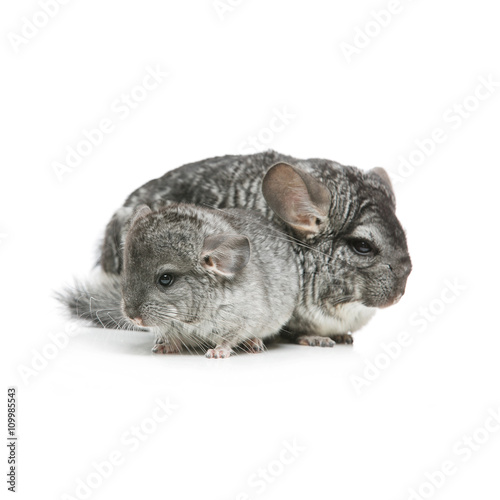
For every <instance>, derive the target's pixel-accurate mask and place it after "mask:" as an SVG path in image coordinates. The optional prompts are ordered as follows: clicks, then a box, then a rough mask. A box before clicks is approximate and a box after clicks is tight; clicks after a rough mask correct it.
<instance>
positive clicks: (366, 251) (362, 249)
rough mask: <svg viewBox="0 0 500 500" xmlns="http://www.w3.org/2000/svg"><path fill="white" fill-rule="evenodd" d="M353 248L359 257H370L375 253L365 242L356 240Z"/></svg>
mask: <svg viewBox="0 0 500 500" xmlns="http://www.w3.org/2000/svg"><path fill="white" fill-rule="evenodd" d="M351 245H352V248H353V249H354V251H355V252H356V253H359V255H370V254H372V253H373V251H374V250H373V247H372V246H371V245H370V243H368V242H367V241H365V240H354V241H353V242H352V243H351Z"/></svg>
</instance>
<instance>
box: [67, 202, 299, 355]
mask: <svg viewBox="0 0 500 500" xmlns="http://www.w3.org/2000/svg"><path fill="white" fill-rule="evenodd" d="M128 225H129V229H128V231H127V235H126V238H125V245H124V250H123V270H122V273H121V276H118V275H116V274H115V275H112V274H109V273H108V274H104V273H103V274H102V275H101V276H100V278H98V279H97V280H94V281H91V282H90V283H88V284H86V285H84V284H79V283H77V284H76V287H75V288H72V289H68V290H67V291H66V293H64V294H63V295H62V296H61V299H62V300H63V302H65V304H66V305H67V306H69V308H70V310H71V311H72V313H73V314H74V315H76V316H79V317H83V318H85V317H87V318H88V319H90V320H92V321H93V323H94V324H96V325H98V326H111V327H116V328H120V327H122V328H123V327H124V326H126V325H128V324H131V325H133V327H134V329H137V327H139V328H148V329H152V330H153V331H154V332H155V336H156V341H155V346H154V348H153V352H159V353H173V352H179V351H180V350H181V348H182V347H186V348H187V349H189V348H191V347H194V348H197V347H199V348H207V347H209V349H208V350H207V352H206V356H207V357H209V358H225V357H228V356H229V355H230V354H231V353H233V352H234V350H235V349H237V348H241V349H243V350H246V351H249V352H259V351H262V350H263V348H264V344H263V340H265V339H266V338H269V337H272V336H274V335H277V334H278V333H279V331H280V329H281V327H282V326H283V325H284V324H285V323H286V322H287V321H288V320H289V319H290V317H291V316H292V313H293V311H294V309H295V307H296V304H297V299H298V294H299V287H300V283H299V280H300V275H299V271H298V268H299V262H298V259H297V256H296V255H295V253H294V252H293V247H292V246H291V245H290V244H289V242H288V241H287V240H286V239H283V238H280V237H279V234H277V231H276V228H275V227H274V225H273V224H272V223H271V222H270V221H268V220H266V219H265V218H264V217H262V216H261V215H260V214H258V213H255V212H253V211H247V210H238V209H232V210H227V211H220V210H212V209H207V208H202V207H196V206H194V205H186V204H175V205H170V206H168V207H164V208H162V209H161V210H159V211H152V210H151V209H150V208H149V207H148V206H146V205H141V206H139V207H138V208H137V209H136V211H135V213H134V215H133V217H132V218H131V220H130V221H129V223H128ZM277 236H278V237H277ZM103 320H104V322H105V323H104V322H103Z"/></svg>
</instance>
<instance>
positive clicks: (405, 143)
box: [0, 0, 500, 500]
mask: <svg viewBox="0 0 500 500" xmlns="http://www.w3.org/2000/svg"><path fill="white" fill-rule="evenodd" d="M224 1H225V0H224ZM224 1H223V2H221V3H224ZM233 3H235V4H238V2H236V1H234V2H233ZM226 5H228V6H229V10H228V11H227V12H223V13H222V14H221V15H219V13H218V12H217V10H216V9H215V8H214V6H213V4H212V1H211V0H203V1H202V0H198V1H190V2H181V1H176V2H172V1H169V2H165V1H159V0H156V1H154V0H142V1H140V2H139V1H136V2H123V1H118V0H113V1H111V0H108V1H107V2H102V1H98V0H86V1H85V2H83V1H77V0H73V1H70V2H68V3H67V5H64V6H60V8H59V12H57V13H56V14H55V15H54V17H53V18H52V19H50V21H49V22H48V23H47V24H46V26H43V27H41V28H39V29H38V28H35V29H36V31H35V35H34V36H32V38H31V39H29V40H28V39H25V42H26V43H21V44H19V43H18V42H19V38H16V36H17V37H19V36H22V29H23V26H24V25H25V23H26V21H24V20H23V18H24V17H26V18H27V19H28V20H31V19H33V17H34V16H35V15H36V13H37V12H39V11H40V7H39V5H38V4H37V3H36V2H35V1H32V0H22V1H20V0H19V1H16V2H9V3H8V4H7V3H6V2H4V4H3V5H2V12H1V14H0V19H1V21H0V24H1V31H2V40H3V42H2V44H1V47H0V51H1V57H2V73H3V76H2V78H1V80H0V85H1V92H0V99H1V119H2V131H1V137H2V145H1V148H0V156H1V158H0V159H1V173H2V174H1V175H2V180H1V185H2V196H1V217H0V233H1V235H2V237H1V246H0V266H1V273H2V274H1V276H2V278H1V294H2V295H1V304H2V314H1V316H2V334H3V343H4V346H3V348H2V357H3V358H4V361H3V363H2V366H3V367H4V368H3V369H4V370H5V372H4V373H5V377H4V378H3V380H5V382H4V390H6V386H7V385H16V386H17V387H18V398H19V401H18V408H19V414H18V434H19V436H20V438H19V441H18V458H19V468H18V471H19V473H18V498H22V499H33V498H40V499H60V498H70V497H68V496H64V495H65V494H67V495H71V497H73V498H83V496H82V495H81V492H75V489H76V486H77V484H78V481H87V479H88V478H89V477H91V478H92V479H91V482H92V481H94V483H92V484H93V485H94V486H95V485H96V484H97V483H98V482H99V478H98V477H97V478H96V476H95V474H94V475H92V474H93V471H94V468H93V465H92V463H93V462H102V461H105V460H108V457H109V455H110V454H111V453H113V452H115V451H117V452H120V453H121V454H122V456H123V463H122V464H121V465H119V466H116V467H115V469H114V470H113V472H112V473H111V475H110V476H109V477H108V478H105V479H104V480H103V481H102V484H101V485H100V486H99V487H97V488H93V489H92V490H91V493H90V494H89V498H96V499H97V498H149V499H165V498H176V499H193V498H204V499H220V500H233V499H238V498H239V499H240V500H242V499H245V498H251V499H254V498H259V499H267V498H269V499H271V498H272V499H303V498H314V499H332V498H343V499H356V500H358V499H359V500H365V499H380V500H388V499H407V498H410V490H412V489H414V490H416V491H417V492H418V491H419V488H420V489H421V490H420V492H421V495H422V496H420V498H439V499H453V500H457V499H470V498H481V499H482V500H488V499H494V498H495V499H496V498H499V495H500V486H499V484H498V464H499V459H500V432H495V429H494V427H491V426H490V427H489V428H490V431H489V433H488V432H486V433H485V432H484V431H482V430H481V427H483V425H484V423H485V422H487V419H488V415H489V412H494V411H496V412H497V413H498V411H499V405H500V395H499V391H498V388H499V387H498V386H499V377H500V363H499V361H498V358H499V354H498V353H499V348H500V338H499V329H498V323H497V316H498V314H497V310H498V289H497V282H498V277H499V276H498V275H499V272H498V256H497V252H498V250H499V239H498V234H497V231H498V215H499V214H498V212H499V211H498V205H497V198H498V187H497V183H498V167H499V160H500V152H499V148H498V137H499V132H500V124H499V116H500V115H499V112H500V98H499V96H498V94H500V87H496V88H494V89H493V90H492V91H491V94H490V96H489V97H487V98H485V99H484V100H482V101H480V102H478V101H477V100H474V98H470V99H468V98H469V97H470V96H474V93H475V91H476V88H477V86H478V85H479V84H480V78H484V79H489V78H490V79H493V81H496V82H500V67H499V65H500V61H499V57H498V56H499V54H498V49H499V47H500V31H499V30H498V15H499V12H498V11H497V9H496V8H495V7H496V5H495V2H492V1H491V0H474V1H472V0H471V1H463V2H454V1H452V0H442V1H440V2H432V1H431V0H419V1H413V2H411V1H409V0H401V3H400V7H399V11H398V12H397V13H395V14H393V15H391V19H390V22H389V23H388V25H387V26H385V27H382V28H380V25H374V24H373V22H371V21H373V19H374V17H373V14H372V11H375V12H380V11H381V10H383V9H387V8H388V2H384V1H378V0H377V1H375V0H372V1H358V2H348V1H335V2H332V1H331V2H327V1H319V0H312V1H311V0H309V1H307V2H306V1H302V2H299V1H295V2H290V1H285V0H278V1H275V0H274V1H265V0H246V1H245V0H244V1H241V2H239V4H238V5H236V6H234V7H231V6H230V3H229V1H228V2H227V3H226ZM391 5H392V4H391ZM221 16H222V19H221ZM40 19H41V20H42V21H43V16H42V18H40ZM369 22H371V24H368V30H369V31H370V30H371V31H370V33H371V35H370V38H368V42H366V40H365V44H366V45H367V46H366V47H365V48H362V49H359V50H358V52H359V53H356V54H353V55H352V57H351V60H350V62H349V61H348V58H347V57H346V56H345V55H344V53H343V50H342V43H343V42H345V43H349V44H354V39H355V36H356V34H358V35H357V38H356V41H357V42H358V45H359V43H361V42H362V41H363V40H362V39H361V38H362V36H361V35H360V34H359V33H360V31H359V30H365V28H366V27H367V23H369ZM385 24H387V23H385ZM25 29H26V28H25ZM378 31H379V33H378V34H376V33H377V32H378ZM13 40H17V42H13ZM344 47H345V46H344ZM16 49H18V50H16ZM157 65H158V66H159V67H160V68H161V69H162V71H168V72H169V75H168V77H166V78H164V81H163V82H162V83H161V84H160V85H158V87H157V88H156V89H154V90H151V91H150V92H148V93H147V96H146V98H145V99H144V100H143V101H142V102H140V103H139V104H138V106H137V107H136V109H134V110H133V111H132V112H131V113H130V115H129V116H127V117H126V118H125V119H122V118H123V116H122V115H124V114H125V111H123V112H122V114H119V113H117V112H116V110H115V111H114V110H113V106H116V104H113V103H114V102H115V101H116V99H120V98H121V97H120V96H121V94H122V93H125V94H126V93H130V92H131V90H132V89H134V87H135V86H136V85H137V84H140V83H141V81H142V80H143V78H144V76H145V75H146V71H147V70H146V68H147V67H148V66H149V67H151V68H154V67H156V66H157ZM479 91H480V92H481V90H479ZM136 92H140V91H136ZM136 95H140V94H136ZM481 95H482V96H483V97H484V96H485V92H484V91H483V93H482V94H481ZM464 100H466V104H467V106H468V107H469V108H470V112H468V113H469V116H468V117H467V118H461V119H457V118H456V116H457V114H456V113H457V111H455V110H454V109H453V106H456V105H460V106H461V105H462V103H463V102H464ZM473 108H474V109H473ZM115 109H116V108H115ZM283 109H285V110H286V111H287V112H288V113H289V114H292V115H294V117H293V119H290V120H289V123H288V124H286V126H284V127H283V130H281V131H279V132H276V133H274V134H273V137H270V135H269V134H268V133H267V132H262V130H263V129H265V128H266V127H268V125H269V123H270V120H271V119H272V117H273V115H274V114H275V112H276V111H275V110H283ZM450 110H451V111H450ZM454 117H455V118H454ZM103 118H109V119H110V120H112V122H113V124H114V130H113V131H112V132H111V133H109V134H107V135H106V136H105V137H104V139H103V141H102V143H101V144H100V145H98V146H96V147H95V148H94V149H93V151H91V153H90V154H89V155H88V156H87V157H86V158H85V159H84V160H83V161H82V162H81V163H80V164H79V165H78V166H76V167H75V168H73V169H72V171H70V172H66V173H64V175H62V177H61V180H59V179H58V177H57V175H56V173H55V172H54V169H53V165H54V162H64V161H65V155H66V152H67V147H68V146H69V147H76V146H77V144H78V143H79V142H80V141H81V140H82V139H83V133H84V130H90V129H93V128H95V127H97V126H98V124H99V122H100V120H102V119H103ZM436 128H440V129H442V130H443V133H444V134H445V137H446V139H445V140H443V141H442V143H441V144H438V145H437V146H435V147H434V150H433V151H432V152H431V154H429V155H428V156H427V157H425V158H424V159H422V158H420V160H422V161H420V162H419V161H418V160H419V157H418V153H416V154H414V155H413V157H414V158H417V163H420V164H419V165H418V166H415V168H413V171H411V169H406V170H402V168H401V161H402V160H401V157H405V158H408V157H409V156H410V154H411V153H412V151H413V150H415V149H416V147H417V146H416V144H415V141H416V140H421V141H422V140H425V139H428V138H430V137H431V136H432V134H433V131H434V129H436ZM259 133H260V134H261V137H264V140H265V141H267V143H266V144H262V149H267V148H270V147H272V148H274V149H276V150H278V151H281V152H283V153H286V154H290V155H294V156H297V157H324V158H329V159H333V160H337V161H339V162H341V163H344V164H350V165H356V166H359V167H361V168H364V169H368V168H371V167H373V166H377V165H379V166H384V167H386V168H387V169H388V170H389V171H390V172H391V175H392V176H393V179H394V180H395V181H399V182H397V183H396V190H397V196H398V215H399V217H400V219H401V221H402V223H403V224H404V226H405V228H406V229H407V232H408V240H409V246H410V250H411V254H412V258H413V262H414V270H413V273H412V275H411V276H410V279H409V282H408V287H407V293H406V295H405V297H404V299H403V300H402V301H401V303H400V304H399V305H397V306H395V307H393V308H389V309H387V310H384V311H380V312H379V313H378V314H377V316H376V317H375V319H374V320H373V321H372V322H371V323H370V324H369V325H368V326H367V327H365V328H364V329H363V330H362V331H361V332H359V333H357V334H356V336H355V344H354V347H348V346H336V347H335V348H333V349H321V348H308V347H301V346H293V345H287V344H281V345H278V346H276V347H273V348H271V349H269V351H268V352H266V353H264V354H260V355H240V356H236V357H232V358H231V359H229V360H220V361H214V360H207V359H205V358H203V357H202V356H199V355H197V356H195V355H189V354H186V355H178V356H158V355H153V354H151V353H150V348H151V346H152V338H151V336H150V335H148V334H130V333H126V332H111V331H102V330H98V329H86V328H83V329H82V330H81V331H80V332H79V334H78V335H76V336H73V337H72V338H71V339H70V340H69V342H68V343H67V345H66V346H63V347H62V348H60V349H56V350H55V351H54V347H53V342H52V340H51V337H50V336H49V335H52V336H54V335H55V334H57V335H59V337H60V338H62V336H63V335H64V332H65V328H67V327H68V323H67V322H66V320H65V318H64V317H63V316H61V314H60V313H59V311H58V310H57V306H56V304H55V303H54V300H53V299H52V297H51V294H52V292H53V291H54V290H57V289H58V288H60V287H61V286H62V285H63V284H64V283H70V282H71V279H72V276H73V275H79V276H84V275H86V274H87V273H88V272H89V270H90V269H91V267H92V265H93V262H94V259H95V255H96V249H97V242H98V240H99V238H100V237H101V236H102V233H103V229H104V226H105V224H106V223H107V221H108V219H109V218H110V216H111V215H112V213H113V211H114V210H115V209H116V208H118V207H119V206H120V205H121V203H122V202H123V200H124V199H125V197H126V196H127V195H128V194H129V193H130V192H131V191H132V190H133V189H135V188H136V187H138V186H139V185H141V184H143V183H144V182H146V181H148V180H149V179H151V178H154V177H158V176H159V175H161V174H163V173H164V172H165V171H166V170H168V169H172V168H175V167H177V166H179V165H182V164H184V163H187V162H190V161H195V160H200V159H203V158H207V157H210V156H215V155H221V154H227V153H238V151H239V150H240V149H241V148H242V147H243V146H242V144H243V143H245V142H246V141H247V140H248V137H249V136H252V135H254V136H255V135H257V134H259ZM429 148H430V149H432V148H431V147H430V146H429ZM430 149H429V150H430ZM402 173H403V174H404V175H402ZM447 280H448V281H447ZM450 282H451V283H454V282H455V283H457V284H458V285H459V287H460V290H458V291H456V292H455V293H454V292H453V291H450V290H448V291H446V289H447V288H448V287H449V283H450ZM443 293H444V294H445V295H444V297H445V298H446V301H447V302H448V303H446V304H445V303H444V302H442V300H441V298H440V297H441V296H442V294H443ZM422 307H423V308H426V309H429V307H430V308H431V311H434V312H431V313H430V314H431V315H430V316H427V318H428V319H423V316H422V314H426V313H423V310H422V309H420V308H422ZM403 332H406V333H407V334H408V336H409V337H410V338H411V339H412V341H411V344H410V345H408V346H406V347H404V348H402V349H401V352H400V353H399V354H398V353H397V354H396V355H393V357H394V359H393V360H390V361H389V362H387V360H388V357H387V355H384V347H383V345H384V344H385V345H387V344H388V343H391V342H395V341H397V339H398V336H400V335H401V334H402V333H403ZM393 347H394V346H393ZM47 353H48V354H49V355H50V356H52V359H50V360H47V359H46V354H47ZM37 360H38V361H37ZM44 360H45V361H44ZM384 362H385V363H386V367H385V368H384V369H378V368H375V369H373V368H372V371H371V375H370V374H368V375H369V376H370V377H371V379H372V380H371V381H366V379H365V384H364V385H363V387H362V388H361V389H360V390H359V391H358V390H356V387H355V385H354V383H353V380H354V379H353V377H354V376H356V377H359V379H358V381H359V380H360V379H361V378H362V377H365V375H366V374H365V373H364V371H366V370H367V368H366V367H367V366H368V365H370V363H378V364H379V365H380V364H381V363H382V364H383V363H384ZM33 363H34V364H33ZM27 369H32V370H33V372H31V373H30V374H29V375H26V370H27ZM23 370H24V371H25V375H24V377H23V376H22V375H21V372H22V371H23ZM367 373H368V372H367ZM157 397H168V398H170V400H171V401H172V403H175V404H176V405H177V406H178V408H177V409H176V410H175V411H174V412H173V414H172V415H171V417H170V418H169V419H168V420H167V421H166V422H164V423H161V424H159V425H157V428H156V430H155V431H154V432H151V433H150V434H149V435H148V436H147V439H146V440H145V441H144V442H141V444H140V446H139V447H138V449H137V450H136V451H132V449H131V445H126V444H124V442H123V440H122V436H123V434H124V433H127V432H129V431H130V430H131V426H137V425H141V423H142V424H144V422H146V427H147V426H148V425H149V424H151V420H148V419H149V418H150V417H151V416H152V415H153V414H154V411H155V406H156V403H155V398H157ZM5 398H6V395H5ZM4 404H6V403H4ZM3 408H5V406H3ZM2 414H3V415H5V411H2ZM2 422H3V424H2V426H3V429H5V425H6V423H5V417H3V419H2ZM488 422H489V421H488ZM497 427H498V426H497ZM147 429H148V430H151V426H150V427H147ZM5 432H6V431H5V430H4V431H3V433H4V435H5ZM464 435H471V436H475V437H474V438H473V439H477V440H479V441H481V442H484V441H486V442H484V444H481V445H479V446H477V445H476V444H475V441H474V442H473V443H471V444H469V445H465V444H464V443H461V441H462V440H463V439H464ZM285 441H286V442H288V443H290V444H292V443H293V442H294V441H295V442H296V444H297V446H299V447H300V449H301V451H300V452H298V456H297V457H295V459H294V460H293V461H292V460H291V459H290V455H283V456H284V457H286V461H287V462H291V463H287V464H281V465H280V463H279V462H278V461H279V458H280V455H282V450H283V449H284V444H283V443H284V442H285ZM471 447H474V451H471V452H468V451H467V450H470V449H471ZM6 450H7V449H6V448H4V452H3V453H2V458H1V460H2V461H3V462H2V463H6V460H7V457H6ZM4 455H5V456H4ZM445 461H448V462H452V463H453V465H454V469H453V470H454V473H453V474H451V475H450V476H448V477H446V479H444V480H443V479H442V477H441V476H440V475H439V474H436V475H435V478H438V477H441V482H442V483H443V485H442V486H441V487H440V488H438V489H436V488H434V487H432V486H431V487H429V486H428V485H427V486H426V485H425V484H424V483H425V482H426V481H427V479H426V474H427V475H428V474H432V473H434V472H435V471H437V470H438V469H440V468H441V467H442V464H443V462H445ZM5 468H6V466H5ZM2 470H4V469H3V468H2ZM262 470H264V471H267V472H264V473H266V474H267V477H269V478H270V481H269V482H266V481H265V480H261V482H257V481H256V477H257V476H256V474H261V475H262V474H263V472H262ZM259 471H260V472H259ZM89 474H90V476H89ZM4 477H5V476H4ZM257 485H259V487H257ZM1 487H2V489H4V490H5V489H6V487H7V485H6V484H5V483H3V484H2V486H1ZM433 489H434V491H433ZM77 493H79V495H77ZM245 495H247V496H245ZM414 498H419V497H416V496H414Z"/></svg>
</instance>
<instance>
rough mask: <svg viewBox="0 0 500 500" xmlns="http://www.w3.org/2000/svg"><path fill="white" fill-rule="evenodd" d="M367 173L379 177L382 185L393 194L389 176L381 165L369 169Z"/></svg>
mask: <svg viewBox="0 0 500 500" xmlns="http://www.w3.org/2000/svg"><path fill="white" fill-rule="evenodd" d="M368 173H369V174H372V175H376V176H377V177H378V178H379V179H381V180H382V182H383V183H384V185H385V186H386V187H387V188H388V189H389V191H390V193H391V194H392V196H394V188H393V187H392V182H391V178H390V177H389V174H388V173H387V170H385V169H384V168H382V167H375V168H372V169H371V170H369V171H368Z"/></svg>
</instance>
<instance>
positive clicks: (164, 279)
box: [158, 274, 174, 287]
mask: <svg viewBox="0 0 500 500" xmlns="http://www.w3.org/2000/svg"><path fill="white" fill-rule="evenodd" d="M173 282H174V277H173V276H172V275H171V274H162V275H161V276H160V277H159V279H158V283H159V284H160V285H161V286H165V287H167V286H170V285H171V284H172V283H173Z"/></svg>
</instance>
